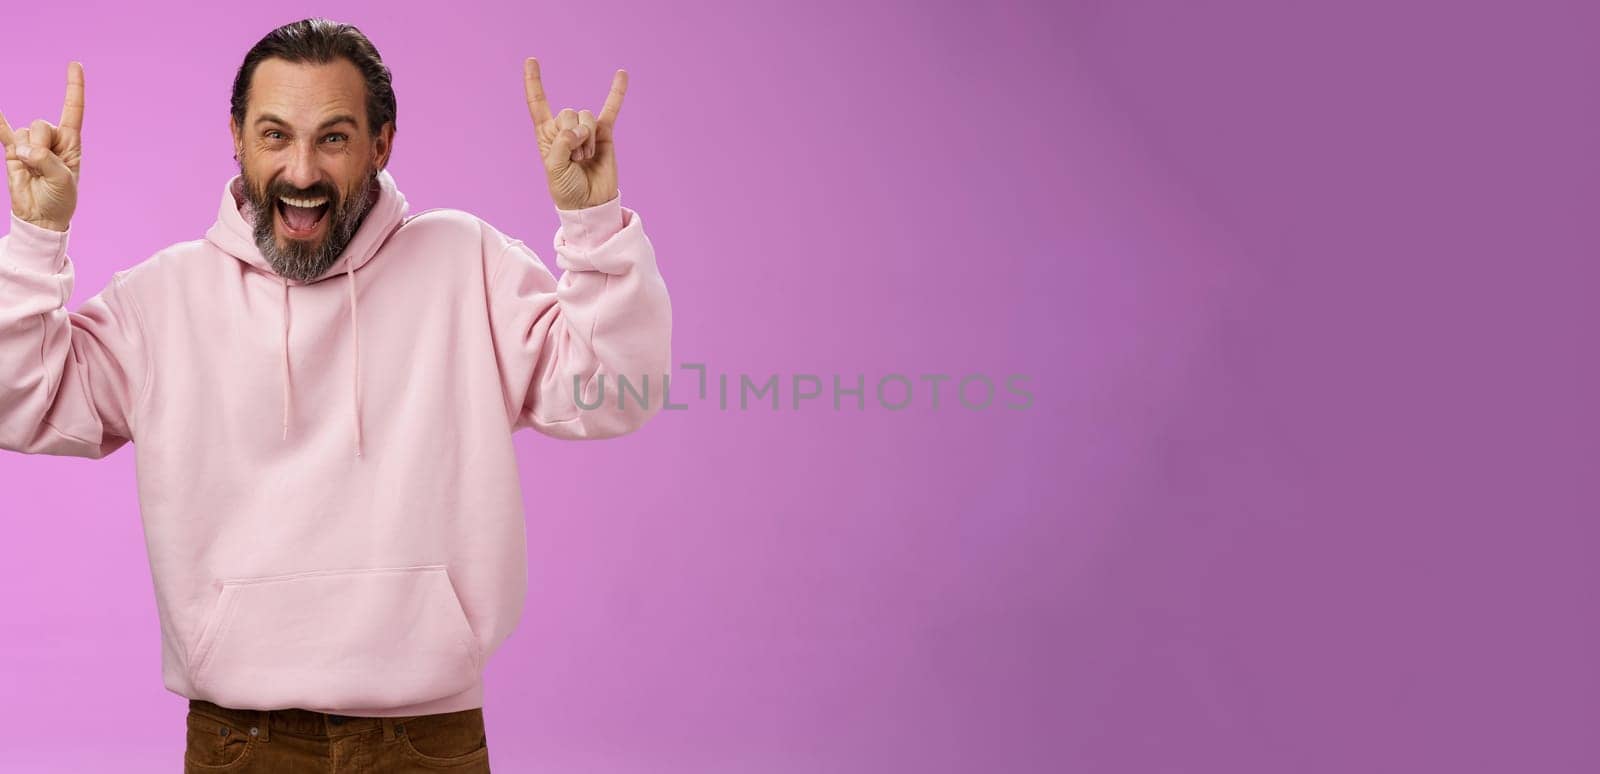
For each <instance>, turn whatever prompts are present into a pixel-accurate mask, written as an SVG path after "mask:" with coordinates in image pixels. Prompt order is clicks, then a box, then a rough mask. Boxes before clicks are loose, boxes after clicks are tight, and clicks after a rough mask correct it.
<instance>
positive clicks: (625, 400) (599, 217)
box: [484, 193, 672, 439]
mask: <svg viewBox="0 0 1600 774" xmlns="http://www.w3.org/2000/svg"><path fill="white" fill-rule="evenodd" d="M621 198H622V197H621V195H620V193H619V194H618V196H616V197H613V198H612V199H611V201H609V202H606V203H604V204H599V205H596V206H594V207H588V208H584V209H580V210H561V209H557V210H556V213H557V215H558V216H559V218H560V226H559V227H558V228H557V229H556V234H555V239H554V247H555V253H556V264H557V265H558V266H559V267H560V268H561V270H562V274H561V277H560V279H557V278H556V277H555V276H554V275H552V274H551V272H550V269H548V268H547V267H546V266H545V264H544V262H543V261H541V260H540V259H539V256H537V255H536V254H534V252H533V251H532V250H530V249H529V248H528V246H527V245H525V244H523V243H522V241H521V240H517V239H511V238H509V237H506V236H504V235H502V234H500V233H499V232H498V231H495V230H494V229H493V228H492V227H489V226H487V224H485V246H484V248H485V250H486V255H488V256H489V258H490V259H491V268H490V269H489V270H488V276H489V277H490V279H489V289H488V296H489V314H490V318H491V319H490V322H491V325H492V326H493V331H494V346H495V355H496V359H497V360H498V361H499V363H500V375H501V384H502V388H503V389H504V391H505V396H506V402H507V409H508V412H507V413H508V414H514V418H513V420H512V430H513V431H515V430H517V429H520V428H523V427H532V428H534V429H535V430H538V431H539V432H540V433H543V434H545V435H548V436H552V437H555V438H563V439H597V438H610V437H614V436H619V435H623V434H625V433H629V432H632V431H633V430H635V429H637V428H638V427H639V426H641V425H643V424H644V423H645V422H646V421H647V420H649V419H650V417H652V416H654V415H655V414H656V413H657V412H658V411H660V410H661V407H662V405H663V403H664V399H665V397H666V374H667V373H668V372H669V371H670V368H669V365H670V363H671V360H672V355H671V341H672V306H671V301H670V300H669V298H668V296H667V286H666V284H665V282H663V280H662V278H661V273H660V272H659V271H658V270H657V269H656V257H655V250H654V248H653V247H652V246H651V244H650V240H649V239H648V238H646V237H645V233H644V222H643V221H642V220H641V219H640V217H639V214H638V213H636V212H634V211H633V210H630V209H628V208H626V207H623V206H622V203H621Z"/></svg>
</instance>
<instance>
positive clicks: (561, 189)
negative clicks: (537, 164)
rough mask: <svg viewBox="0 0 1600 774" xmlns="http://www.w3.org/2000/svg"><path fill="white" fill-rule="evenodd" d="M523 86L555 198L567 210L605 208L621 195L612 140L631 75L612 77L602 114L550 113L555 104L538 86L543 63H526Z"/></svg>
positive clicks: (583, 112)
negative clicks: (540, 67)
mask: <svg viewBox="0 0 1600 774" xmlns="http://www.w3.org/2000/svg"><path fill="white" fill-rule="evenodd" d="M522 85H523V87H524V88H525V89H526V90H527V92H528V113H529V114H530V115H532V116H533V125H534V127H535V129H537V131H538V135H539V156H540V157H541V158H543V159H544V172H545V176H546V177H547V178H549V183H550V198H551V199H554V200H555V204H556V206H557V207H559V208H561V209H563V210H577V209H582V208H584V207H593V206H595V205H597V204H605V203H606V202H608V201H611V200H612V199H613V198H615V197H616V195H617V155H616V149H615V146H614V144H613V143H612V141H611V138H612V134H611V133H612V127H613V126H614V125H615V124H616V122H617V111H619V110H621V109H622V96H623V95H624V94H626V93H627V91H628V71H627V70H618V71H617V74H616V76H614V77H613V78H612V79H611V93H610V94H607V95H606V104H605V106H604V107H602V108H600V115H599V116H596V115H595V114H593V113H591V112H589V111H587V110H578V111H574V110H573V109H571V108H566V109H563V110H562V111H561V112H560V113H557V114H556V115H554V116H551V115H550V101H549V100H548V99H546V98H545V96H544V84H542V83H540V82H539V60H538V59H535V58H533V57H528V59H527V61H525V62H523V63H522Z"/></svg>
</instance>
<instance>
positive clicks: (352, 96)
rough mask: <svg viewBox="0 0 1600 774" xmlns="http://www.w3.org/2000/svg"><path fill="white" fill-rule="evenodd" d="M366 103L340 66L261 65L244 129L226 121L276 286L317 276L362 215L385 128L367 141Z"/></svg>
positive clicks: (387, 142) (359, 85) (383, 155)
mask: <svg viewBox="0 0 1600 774" xmlns="http://www.w3.org/2000/svg"><path fill="white" fill-rule="evenodd" d="M366 99H367V91H366V83H365V81H363V80H362V78H361V71H360V70H358V69H356V66H355V65H354V64H352V63H350V62H348V61H346V60H344V59H336V60H335V61H333V62H329V63H327V64H303V63H293V62H286V61H284V60H282V59H266V60H264V61H262V62H261V63H260V64H258V65H257V66H256V70H255V73H254V74H253V75H252V76H251V81H250V104H249V107H248V109H247V110H246V113H245V123H244V125H243V126H240V125H239V124H238V123H237V122H235V121H234V120H233V118H232V117H230V118H229V119H228V125H229V129H230V130H231V131H232V132H233V140H234V151H235V153H236V154H237V156H238V159H239V173H240V174H241V175H242V176H243V182H244V190H245V196H246V198H247V200H248V203H249V205H250V213H251V216H252V218H253V220H254V227H255V238H256V245H257V246H258V247H259V248H260V249H261V254H262V255H263V256H264V257H265V258H266V259H267V260H268V261H269V262H270V263H271V264H272V267H273V269H274V270H276V271H277V272H278V273H279V274H280V275H282V276H284V277H288V278H290V279H297V280H301V281H308V280H311V279H314V278H316V277H317V276H318V275H320V274H322V272H324V271H326V270H327V269H328V267H329V266H332V265H333V263H334V261H336V260H338V259H339V256H340V255H341V254H342V253H343V252H344V248H345V247H346V246H347V245H349V244H350V238H351V237H352V236H354V235H355V232H356V229H357V228H359V227H360V225H361V221H362V219H363V218H365V217H366V213H367V211H368V210H369V209H370V208H371V206H372V202H373V200H374V197H375V196H376V189H375V187H374V185H375V181H376V179H377V175H378V171H379V170H381V169H383V167H384V165H385V164H387V163H388V161H389V151H390V147H391V143H392V141H393V137H394V127H393V125H392V124H385V125H384V126H383V129H382V131H381V132H379V133H378V134H377V135H376V136H374V135H373V134H372V132H371V131H370V130H369V129H368V126H367V102H366Z"/></svg>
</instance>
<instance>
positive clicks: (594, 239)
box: [556, 189, 623, 249]
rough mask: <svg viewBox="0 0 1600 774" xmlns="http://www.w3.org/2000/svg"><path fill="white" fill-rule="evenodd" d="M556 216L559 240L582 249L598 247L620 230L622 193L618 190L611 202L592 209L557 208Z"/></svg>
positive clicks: (621, 224) (597, 205)
mask: <svg viewBox="0 0 1600 774" xmlns="http://www.w3.org/2000/svg"><path fill="white" fill-rule="evenodd" d="M556 216H557V217H559V218H560V219H561V228H560V231H559V236H560V238H561V240H563V241H565V242H566V243H567V244H569V245H572V246H574V247H579V248H584V249H593V248H596V247H599V246H600V245H602V244H605V242H606V240H608V239H610V238H611V237H613V236H616V235H617V232H619V231H621V230H622V226H623V223H622V191H621V190H620V189H619V190H618V191H617V195H616V196H613V197H611V201H608V202H605V203H603V204H596V205H595V206H593V207H584V208H582V209H577V210H563V209H561V208H560V207H557V208H556Z"/></svg>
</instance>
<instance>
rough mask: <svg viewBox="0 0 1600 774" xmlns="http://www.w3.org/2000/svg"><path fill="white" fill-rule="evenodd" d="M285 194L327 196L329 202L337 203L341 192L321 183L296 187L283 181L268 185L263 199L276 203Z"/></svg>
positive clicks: (314, 197) (311, 197) (293, 196)
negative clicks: (313, 185) (308, 186)
mask: <svg viewBox="0 0 1600 774" xmlns="http://www.w3.org/2000/svg"><path fill="white" fill-rule="evenodd" d="M284 196H287V197H289V198H291V199H320V198H323V197H326V198H327V199H328V203H329V204H332V205H337V204H338V203H339V192H338V191H336V190H334V189H333V188H332V187H331V186H320V185H319V186H315V187H312V188H306V189H300V188H295V187H294V186H292V185H285V184H283V183H275V184H271V185H268V186H267V189H266V191H265V192H264V194H263V195H262V197H261V199H262V201H264V202H267V203H271V204H276V203H277V201H278V199H279V198H280V197H284Z"/></svg>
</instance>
